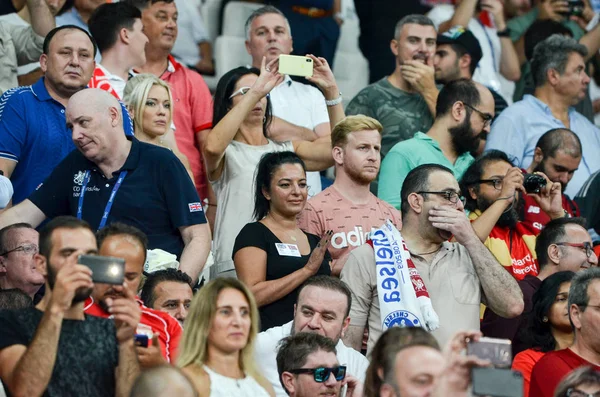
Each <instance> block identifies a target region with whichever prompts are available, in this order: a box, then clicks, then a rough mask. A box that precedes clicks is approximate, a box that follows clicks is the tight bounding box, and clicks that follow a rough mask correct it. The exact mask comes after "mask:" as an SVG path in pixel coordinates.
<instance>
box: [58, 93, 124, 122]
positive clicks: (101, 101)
mask: <svg viewBox="0 0 600 397" xmlns="http://www.w3.org/2000/svg"><path fill="white" fill-rule="evenodd" d="M77 105H80V107H83V108H87V109H88V110H95V111H100V112H101V111H104V110H108V109H109V108H111V107H113V108H115V109H117V111H118V112H119V114H120V115H121V117H123V115H122V114H121V105H120V104H119V101H117V98H115V97H114V96H112V95H111V94H109V93H108V91H105V90H101V89H100V88H88V89H85V90H81V91H79V92H77V93H75V94H74V95H73V96H72V97H71V98H70V99H69V103H68V104H67V112H68V111H69V109H70V108H74V107H76V106H77Z"/></svg>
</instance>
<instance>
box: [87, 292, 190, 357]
mask: <svg viewBox="0 0 600 397" xmlns="http://www.w3.org/2000/svg"><path fill="white" fill-rule="evenodd" d="M136 300H137V302H138V303H139V305H140V308H141V309H142V318H141V319H140V323H139V324H138V328H137V330H136V334H143V335H147V336H148V341H149V343H150V339H152V334H153V333H156V334H158V342H159V343H160V349H161V351H162V354H163V357H164V358H165V359H166V360H167V361H168V362H170V363H174V362H175V358H176V357H177V348H178V346H179V340H180V339H181V335H182V334H183V328H181V325H180V324H179V321H177V320H176V319H175V318H173V317H171V315H170V314H168V313H166V312H161V311H158V310H154V309H150V308H149V307H146V306H144V304H143V303H142V301H141V300H140V299H139V298H137V297H136ZM84 311H85V312H86V313H87V314H90V315H92V316H96V317H103V318H109V317H110V316H111V315H110V313H107V312H105V311H104V309H102V307H100V305H98V304H97V303H96V302H94V300H93V299H92V298H91V297H90V298H88V299H87V300H86V301H85V305H84Z"/></svg>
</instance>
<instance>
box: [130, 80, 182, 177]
mask: <svg viewBox="0 0 600 397" xmlns="http://www.w3.org/2000/svg"><path fill="white" fill-rule="evenodd" d="M123 102H124V103H125V105H126V106H127V110H128V111H129V114H130V115H131V119H132V120H133V127H134V128H133V130H134V134H135V137H136V138H137V139H139V140H140V141H141V142H146V143H150V144H152V145H157V146H162V147H165V148H167V149H169V150H171V151H172V152H173V154H174V155H175V156H177V158H178V159H179V161H181V163H182V164H183V166H184V167H185V169H186V170H187V172H188V174H189V175H190V178H192V182H193V181H194V177H193V174H192V171H191V168H190V162H189V161H188V159H187V157H186V156H185V155H184V154H182V153H181V152H180V151H179V149H178V148H177V144H176V143H175V135H174V134H173V128H172V127H173V96H172V95H171V87H169V84H167V83H166V82H164V81H163V80H161V79H159V78H158V77H156V76H154V75H153V74H148V73H144V74H138V75H137V76H135V77H133V78H131V79H130V80H129V81H128V82H127V85H126V86H125V90H124V92H123Z"/></svg>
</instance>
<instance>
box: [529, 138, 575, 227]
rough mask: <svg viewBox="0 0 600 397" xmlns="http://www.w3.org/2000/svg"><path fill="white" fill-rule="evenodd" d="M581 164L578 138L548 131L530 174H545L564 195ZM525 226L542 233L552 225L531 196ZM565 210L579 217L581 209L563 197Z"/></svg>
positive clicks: (537, 146)
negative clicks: (543, 229) (547, 226)
mask: <svg viewBox="0 0 600 397" xmlns="http://www.w3.org/2000/svg"><path fill="white" fill-rule="evenodd" d="M580 162H581V141H580V140H579V137H577V135H576V134H575V133H574V132H573V131H571V130H569V129H566V128H554V129H552V130H550V131H547V132H546V133H545V134H544V135H542V137H541V138H540V140H539V141H538V142H537V144H536V145H535V152H534V153H533V162H532V163H531V165H530V166H529V168H528V169H527V172H529V173H533V172H543V173H544V174H546V176H547V177H548V179H550V180H551V181H552V182H559V183H560V187H561V189H560V191H561V192H564V191H565V189H566V188H567V184H568V183H569V181H570V180H571V178H573V174H574V173H575V171H577V168H578V167H579V163H580ZM524 201H525V211H524V213H523V217H522V219H523V222H524V223H526V224H527V225H528V227H530V228H531V227H532V228H535V229H537V230H542V228H543V227H544V226H545V225H546V223H548V222H549V221H550V218H549V217H548V215H547V214H546V213H545V212H542V211H541V210H540V207H539V206H538V205H537V203H536V201H535V200H534V199H533V197H531V196H525V197H524ZM562 207H563V209H564V210H565V213H567V214H569V216H579V215H580V212H579V207H577V204H575V202H574V201H573V200H571V198H570V197H569V196H567V195H566V194H564V193H563V194H562Z"/></svg>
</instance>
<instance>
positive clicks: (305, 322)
mask: <svg viewBox="0 0 600 397" xmlns="http://www.w3.org/2000/svg"><path fill="white" fill-rule="evenodd" d="M351 304H352V297H351V292H350V290H349V289H348V287H347V286H346V284H345V283H343V282H342V281H340V280H339V279H337V278H335V277H329V276H315V277H311V278H309V279H308V280H307V281H306V282H305V283H304V285H303V286H302V287H301V288H300V291H299V292H298V300H297V301H296V305H295V307H294V320H293V321H291V322H289V323H287V324H284V325H282V326H281V327H274V328H270V329H268V330H266V331H264V332H261V333H260V334H258V338H257V340H256V346H255V350H254V357H255V359H256V363H257V366H258V370H259V372H260V373H262V374H263V376H264V377H265V378H267V380H268V381H269V382H270V383H271V385H272V386H273V388H274V389H275V395H276V396H277V397H287V393H286V392H285V390H283V388H282V386H281V382H280V381H279V373H278V372H277V361H276V358H277V350H278V349H277V348H278V345H279V342H280V341H281V340H282V339H283V338H285V337H287V336H290V335H294V334H296V333H300V332H311V333H317V334H320V335H323V336H326V337H328V338H330V339H332V340H333V341H334V342H335V343H336V350H337V358H338V361H339V363H340V365H345V366H346V367H347V373H348V375H352V376H353V377H355V378H356V379H358V380H359V381H360V382H361V383H364V381H365V375H366V371H367V367H368V366H369V361H368V360H367V358H366V357H365V356H363V355H362V354H360V353H359V352H357V351H356V350H354V349H352V348H349V347H347V346H346V345H344V343H343V342H342V337H343V336H344V333H345V332H346V329H347V328H348V325H349V324H350V317H348V313H349V311H350V306H351Z"/></svg>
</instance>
